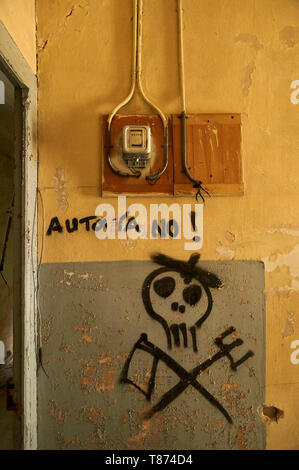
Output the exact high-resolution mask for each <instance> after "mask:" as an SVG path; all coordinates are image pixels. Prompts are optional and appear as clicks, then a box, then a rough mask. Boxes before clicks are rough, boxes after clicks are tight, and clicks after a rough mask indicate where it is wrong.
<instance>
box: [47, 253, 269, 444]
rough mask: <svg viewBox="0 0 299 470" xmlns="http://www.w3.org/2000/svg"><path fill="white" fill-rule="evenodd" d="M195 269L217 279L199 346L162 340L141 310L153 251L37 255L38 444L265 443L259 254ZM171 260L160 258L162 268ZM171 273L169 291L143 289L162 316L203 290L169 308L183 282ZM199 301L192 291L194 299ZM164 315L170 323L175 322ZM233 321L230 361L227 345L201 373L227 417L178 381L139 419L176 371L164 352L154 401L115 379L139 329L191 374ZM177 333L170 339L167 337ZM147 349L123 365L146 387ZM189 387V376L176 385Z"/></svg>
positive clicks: (195, 312) (199, 306)
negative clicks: (112, 258)
mask: <svg viewBox="0 0 299 470" xmlns="http://www.w3.org/2000/svg"><path fill="white" fill-rule="evenodd" d="M198 266H200V267H201V268H202V269H204V270H207V271H209V272H212V273H214V274H215V275H216V276H217V277H218V278H219V279H220V280H221V282H222V286H221V287H220V288H216V287H210V288H209V290H210V293H211V296H212V299H213V305H212V309H211V312H210V314H209V316H208V318H207V319H206V320H205V321H204V323H203V324H202V326H201V327H200V328H197V347H198V352H194V350H193V348H192V339H191V336H190V334H189V335H188V347H184V345H183V344H182V342H181V346H180V347H174V346H173V345H172V349H168V347H167V337H166V334H165V330H164V328H163V327H162V326H161V323H159V322H158V321H155V320H154V319H153V318H152V317H151V316H150V315H149V314H148V313H147V312H146V309H145V306H144V303H143V300H142V295H141V294H142V286H143V282H144V280H145V279H146V277H147V276H148V275H149V274H150V273H151V272H153V271H154V270H156V269H158V268H159V266H157V264H155V263H153V262H150V261H148V262H147V261H146V262H143V261H120V262H105V263H65V264H63V263H61V264H44V265H42V267H41V281H40V293H41V294H40V295H41V299H40V300H41V303H40V304H41V312H42V335H43V363H44V368H45V371H46V373H47V374H48V377H47V376H46V375H45V373H44V372H43V370H42V368H40V369H39V377H38V423H39V424H38V438H39V448H42V449H56V448H70V449H72V448H82V449H86V448H88V449H95V448H101V449H128V448H129V449H242V448H244V449H245V448H246V449H263V448H264V447H265V428H264V424H263V423H262V420H261V418H260V416H259V407H260V406H261V405H263V403H264V386H265V333H264V316H265V310H264V297H263V290H264V267H263V264H262V263H261V262H257V261H200V262H199V263H198ZM166 269H167V268H166ZM163 276H164V277H165V276H168V277H172V278H173V279H174V280H175V290H174V291H173V292H172V294H170V295H169V297H167V298H165V297H164V298H162V297H159V295H157V294H156V293H155V292H154V290H153V289H152V287H151V288H150V300H151V302H152V305H153V306H154V309H155V311H156V312H158V311H159V313H161V314H162V315H163V316H164V318H166V319H167V321H168V322H170V323H173V322H177V323H179V322H182V321H183V322H186V324H187V325H188V326H190V325H193V324H194V323H195V322H196V321H197V320H198V318H199V317H200V316H201V315H202V314H203V313H204V312H205V311H206V307H207V295H206V292H205V290H204V289H202V292H201V298H200V300H199V301H198V302H197V303H196V305H194V306H192V307H191V306H190V305H188V303H186V302H185V307H186V310H185V313H184V314H180V313H179V312H178V311H176V312H174V311H173V310H172V308H171V304H173V303H174V302H175V301H176V300H177V301H178V304H179V305H182V304H183V298H182V291H183V290H184V288H186V286H188V285H192V284H196V283H197V284H200V283H199V282H198V281H196V280H194V279H193V280H192V282H190V280H189V281H188V280H187V282H189V284H186V283H185V282H184V279H183V278H182V277H181V276H180V275H179V273H177V272H174V271H170V272H167V273H164V272H163V273H161V274H159V275H158V276H157V277H156V278H155V280H158V279H161V278H162V277H163ZM197 300H198V299H197ZM170 323H169V324H170ZM230 327H234V328H235V331H233V332H231V333H230V334H229V335H228V336H227V337H226V338H225V339H223V343H224V344H232V343H233V342H234V341H236V340H237V339H239V338H241V339H242V340H243V341H244V343H243V344H242V345H240V346H236V347H235V348H234V349H233V350H232V351H231V356H232V358H233V359H234V361H235V362H236V361H238V360H239V359H240V358H241V357H243V356H244V355H245V354H246V353H247V352H248V351H249V350H251V351H253V353H254V355H253V356H252V357H248V358H247V359H246V357H245V359H246V360H245V361H244V362H243V363H242V364H240V365H239V366H238V367H237V368H236V370H235V371H234V370H232V369H231V368H230V361H229V358H228V357H227V356H223V357H221V358H220V359H219V360H216V361H215V362H214V363H213V364H212V365H211V366H210V367H209V368H207V369H206V370H204V371H202V373H201V374H200V375H198V376H197V381H198V383H199V384H200V385H201V386H202V387H204V389H205V390H206V391H208V393H210V394H211V395H212V396H213V397H214V398H215V399H216V400H217V402H218V403H219V404H220V405H221V406H222V407H223V409H225V410H226V412H227V413H228V415H229V416H230V417H231V419H232V421H233V422H232V424H230V423H229V422H228V419H227V418H226V417H225V415H224V413H223V412H222V411H221V410H220V409H219V408H217V407H216V406H215V404H213V403H212V402H211V400H209V399H208V398H207V397H206V396H204V393H200V392H199V391H198V390H197V389H195V387H194V386H193V385H192V383H191V382H192V380H190V384H189V385H187V386H186V385H185V389H184V390H183V391H182V393H180V394H178V396H177V397H176V399H174V400H173V401H171V402H170V403H169V404H168V405H167V406H166V407H165V408H164V409H163V410H162V411H160V412H157V413H155V414H153V416H152V417H151V418H150V419H144V415H143V413H144V412H145V411H148V410H149V409H151V408H152V406H153V405H155V404H156V403H158V402H159V400H160V399H161V397H162V396H163V394H165V393H167V392H168V390H170V389H171V388H172V387H175V386H176V384H178V383H179V382H180V381H181V377H179V376H178V374H177V370H176V369H175V368H173V367H170V365H169V362H167V361H166V362H163V360H162V359H159V362H158V367H157V373H156V377H155V388H154V391H153V393H152V396H151V401H150V402H149V401H147V400H146V397H145V396H144V395H143V394H142V393H141V392H140V391H139V390H138V389H137V388H136V387H134V386H132V385H128V384H126V383H120V377H121V373H122V371H123V368H124V364H125V361H126V360H127V359H128V357H129V353H130V351H132V348H133V347H134V344H136V342H137V341H138V339H139V338H140V335H141V334H142V333H146V334H147V339H148V342H150V343H153V344H154V345H155V346H156V347H157V348H159V349H156V351H157V350H159V351H160V350H162V351H163V352H164V353H165V354H166V355H167V356H170V357H171V358H172V359H173V360H174V361H176V363H177V364H178V365H179V366H181V367H182V368H183V370H185V372H186V373H187V372H188V371H190V370H191V369H193V368H194V367H196V366H197V365H198V364H203V363H205V361H207V360H208V359H209V358H213V357H214V358H215V357H216V356H215V355H217V353H219V351H220V349H219V346H217V345H216V344H215V339H216V338H217V337H218V336H219V335H221V334H222V333H223V332H224V331H227V330H228V329H229V328H230ZM172 343H173V342H172ZM152 363H153V356H152V355H151V354H149V352H145V351H142V350H136V351H135V352H134V354H133V357H132V360H131V363H130V368H129V376H130V379H132V381H133V382H134V383H135V384H136V385H138V386H140V388H142V389H143V390H146V385H147V383H148V381H149V378H150V371H151V367H152ZM183 388H184V387H183Z"/></svg>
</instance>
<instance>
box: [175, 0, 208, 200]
mask: <svg viewBox="0 0 299 470" xmlns="http://www.w3.org/2000/svg"><path fill="white" fill-rule="evenodd" d="M183 12H184V10H183V0H178V37H179V69H180V95H181V100H182V108H183V110H182V113H181V115H180V119H181V122H182V127H181V129H182V135H181V141H182V143H181V145H182V165H183V170H184V173H185V175H186V176H187V178H188V179H189V180H190V181H191V182H192V183H194V186H193V187H194V188H197V193H196V200H197V198H198V196H200V197H201V199H202V201H203V202H205V199H204V197H203V195H202V194H201V191H204V192H205V193H206V194H208V196H209V195H210V194H209V193H208V191H206V189H204V188H203V186H202V181H199V180H196V179H194V178H193V177H192V176H191V174H190V171H189V168H188V167H187V163H186V155H187V136H186V120H187V119H188V116H187V114H186V113H187V111H186V88H185V68H184V66H185V60H184V35H183Z"/></svg>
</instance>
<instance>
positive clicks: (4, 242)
mask: <svg viewBox="0 0 299 470" xmlns="http://www.w3.org/2000/svg"><path fill="white" fill-rule="evenodd" d="M0 84H1V101H0V103H1V104H0V450H12V449H18V448H20V436H21V432H20V429H19V425H20V423H21V419H20V417H19V413H20V407H19V406H18V403H19V400H18V399H17V396H18V394H19V390H17V389H16V386H17V384H18V385H20V383H21V381H20V380H19V377H17V374H19V371H20V362H21V354H20V353H21V350H20V344H19V341H20V328H21V323H20V315H19V313H20V312H21V306H20V299H21V296H20V286H21V264H22V261H21V251H20V246H21V243H20V236H21V233H20V230H19V226H20V217H19V216H20V214H19V209H20V206H21V190H20V187H19V181H20V178H21V176H20V174H19V172H20V169H21V165H20V162H19V159H20V154H19V150H20V145H21V128H20V126H19V124H18V120H19V116H20V115H21V100H20V96H21V93H20V90H19V89H18V87H17V86H16V85H15V84H14V83H12V81H11V80H10V79H9V78H8V76H7V75H6V74H5V73H4V72H3V71H2V70H1V69H0Z"/></svg>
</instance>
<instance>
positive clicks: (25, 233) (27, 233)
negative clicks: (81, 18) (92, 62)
mask: <svg viewBox="0 0 299 470" xmlns="http://www.w3.org/2000/svg"><path fill="white" fill-rule="evenodd" d="M0 66H1V68H2V70H3V72H4V73H5V74H6V75H7V76H8V78H9V79H10V80H11V81H12V82H13V83H14V84H15V85H16V86H17V87H18V89H19V94H20V98H21V99H22V110H21V114H20V122H21V123H22V129H21V131H22V139H21V142H20V144H19V148H20V152H19V153H20V158H19V160H20V162H19V164H20V165H21V171H20V177H19V183H20V191H21V193H20V198H19V199H20V208H19V210H20V214H21V216H22V217H21V222H20V224H19V228H20V231H21V237H19V238H20V239H21V244H20V253H21V258H22V263H21V265H22V268H21V270H22V272H21V273H20V286H19V305H20V306H19V313H20V319H18V324H17V325H16V323H15V319H14V329H15V327H16V326H17V329H18V328H19V333H18V335H19V337H20V341H19V343H20V344H19V353H20V356H21V360H20V362H19V364H18V365H17V368H18V375H19V378H18V377H17V378H15V380H16V382H17V384H16V385H17V397H18V409H19V418H20V427H21V433H20V434H21V435H20V441H21V447H22V448H23V449H26V450H33V449H36V448H37V350H36V344H37V341H36V340H37V335H36V331H37V326H36V325H37V314H36V305H37V302H36V287H35V286H36V285H37V284H36V275H37V222H36V221H37V216H36V214H35V212H36V195H37V79H36V76H35V75H34V73H33V72H32V70H31V68H30V66H29V65H28V63H27V62H26V60H25V58H24V57H23V55H22V54H21V52H20V50H19V48H18V47H17V45H16V44H15V42H14V41H13V39H12V37H11V36H10V34H9V32H8V31H7V29H6V28H5V26H4V24H3V23H2V22H1V21H0ZM16 160H17V158H16ZM18 382H19V383H18Z"/></svg>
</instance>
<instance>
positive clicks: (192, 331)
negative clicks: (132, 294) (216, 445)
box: [120, 254, 254, 423]
mask: <svg viewBox="0 0 299 470" xmlns="http://www.w3.org/2000/svg"><path fill="white" fill-rule="evenodd" d="M152 259H153V260H154V261H155V262H156V263H158V264H160V265H162V266H163V267H161V268H158V269H156V270H155V271H153V272H152V273H150V274H149V275H148V276H147V277H146V279H145V281H144V283H143V287H142V299H143V303H144V306H145V309H146V311H147V313H148V314H149V315H150V316H151V317H152V318H153V319H154V320H156V321H158V322H159V323H160V324H161V326H162V327H163V329H164V332H165V335H166V341H167V347H168V349H169V350H171V349H172V348H173V344H174V345H175V346H177V347H180V346H183V347H184V348H187V347H188V346H189V344H190V341H188V339H189V337H190V339H191V344H192V348H193V351H194V353H195V354H196V353H197V352H198V347H197V330H199V329H200V327H201V326H202V324H203V323H204V322H205V321H206V320H207V319H208V317H209V315H210V313H211V311H212V307H213V298H212V294H211V291H210V288H219V287H220V286H221V281H220V279H219V278H218V277H217V276H216V275H215V274H213V273H210V272H208V271H206V270H204V269H202V268H200V267H199V266H197V261H198V259H199V255H198V254H193V255H191V257H190V259H189V261H188V262H184V261H177V260H175V259H172V258H169V257H167V256H164V255H161V254H158V255H154V256H153V257H152ZM178 275H179V277H180V278H181V279H182V282H183V286H181V287H182V289H179V290H178V289H177V285H176V284H177V283H178V278H177V276H178ZM155 295H156V296H158V297H160V298H162V299H165V300H166V299H168V300H169V303H168V304H167V306H166V310H167V309H168V310H169V311H171V312H172V313H175V314H177V315H178V314H181V315H183V316H186V315H188V314H189V313H190V312H191V316H192V319H193V321H191V323H189V322H188V324H187V322H186V321H184V322H180V323H173V322H172V321H171V317H170V319H169V318H168V317H167V315H163V314H162V313H161V312H158V311H157V308H156V306H155V303H154V299H153V297H154V296H155ZM204 297H205V299H203V298H204ZM201 301H203V306H202V307H201V308H200V303H201ZM162 315H163V316H162ZM187 321H188V320H187ZM234 332H235V328H234V327H230V328H228V329H226V330H225V331H224V332H223V333H221V334H220V335H219V336H217V337H216V338H215V339H214V344H215V345H216V346H217V348H218V352H216V353H215V354H214V355H213V356H212V357H209V358H208V359H206V360H205V361H203V362H201V363H200V364H198V365H197V366H196V367H194V368H193V369H192V370H190V371H187V370H186V369H185V368H184V367H183V366H182V365H180V364H179V363H178V362H177V361H176V360H175V359H173V358H172V357H171V356H170V355H169V354H168V353H166V352H165V351H163V350H162V349H160V348H159V347H158V346H156V345H155V344H153V343H152V342H150V341H149V340H148V336H147V334H145V333H142V334H141V336H140V338H139V339H138V341H137V342H136V343H135V345H134V347H133V349H132V351H131V352H130V354H129V356H128V358H127V360H126V362H125V364H124V367H123V369H122V372H121V377H120V382H121V383H126V384H130V385H133V386H134V387H135V388H136V389H137V390H138V391H139V392H141V393H142V394H143V395H145V397H146V399H147V400H148V401H151V398H152V393H153V391H154V387H155V377H156V372H157V367H158V363H159V361H161V362H162V363H164V364H165V365H166V366H167V367H168V368H169V369H170V370H172V371H173V372H174V373H175V374H176V375H177V376H178V378H179V381H178V382H177V384H176V385H175V386H174V387H172V388H171V389H169V390H168V391H167V392H166V393H164V395H163V396H162V397H161V398H160V400H159V401H158V402H157V403H156V404H155V405H154V406H152V408H150V409H149V410H148V411H147V412H146V413H144V415H143V417H144V419H150V418H151V417H152V416H153V415H154V414H155V413H157V412H160V411H162V410H164V409H165V408H166V407H167V406H168V405H169V404H170V403H172V402H173V401H174V400H175V399H176V398H177V397H178V396H179V395H180V394H181V393H183V392H184V390H186V389H187V388H188V387H189V386H192V387H193V388H195V390H197V392H198V393H200V394H201V395H202V396H203V397H205V398H206V399H207V400H208V401H209V402H210V404H211V405H213V406H214V407H216V408H217V409H218V410H219V411H220V412H221V413H222V415H223V416H224V417H225V418H226V420H227V421H228V422H229V423H232V418H231V416H230V415H229V413H228V412H227V410H226V409H225V408H224V407H223V406H222V404H221V403H220V402H219V401H218V400H217V399H216V398H215V397H214V396H213V395H211V393H210V392H209V391H208V390H207V389H206V388H205V387H203V386H202V385H201V384H200V383H199V382H198V380H197V379H198V377H199V376H200V374H201V373H202V372H204V371H205V370H207V369H208V368H209V367H211V366H212V365H213V364H214V363H215V362H217V361H218V360H220V359H222V358H224V357H225V358H227V359H228V360H229V365H230V369H231V370H233V371H237V369H238V367H239V366H240V365H241V364H243V363H244V362H245V361H247V359H249V358H250V357H252V356H253V355H254V353H253V352H252V351H251V350H249V351H247V353H246V354H244V355H243V356H242V357H241V358H239V359H238V360H235V359H234V358H233V357H232V355H231V352H232V351H233V350H234V349H235V348H237V347H238V346H241V345H242V344H243V340H242V339H240V338H238V339H234V340H233V341H232V342H231V343H224V339H225V338H227V337H228V336H229V335H231V334H233V333H234ZM180 334H181V336H182V344H181V340H180ZM137 350H141V351H144V352H145V353H147V354H149V355H150V356H151V357H152V367H151V372H150V378H149V381H148V384H147V389H146V390H143V389H142V388H141V387H140V386H139V385H138V384H137V383H135V382H134V381H133V380H131V379H130V373H129V371H130V364H131V361H132V358H133V356H134V353H135V352H136V351H137Z"/></svg>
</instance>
